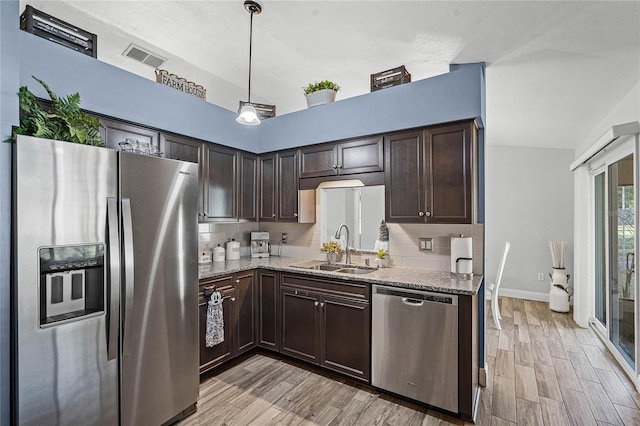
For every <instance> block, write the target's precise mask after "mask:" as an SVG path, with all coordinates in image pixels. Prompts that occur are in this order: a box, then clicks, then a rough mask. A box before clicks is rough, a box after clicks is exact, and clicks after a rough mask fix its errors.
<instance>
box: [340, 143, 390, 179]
mask: <svg viewBox="0 0 640 426" xmlns="http://www.w3.org/2000/svg"><path fill="white" fill-rule="evenodd" d="M383 170H384V150H383V138H382V137H381V136H378V137H374V138H370V139H362V140H355V141H351V142H345V143H341V144H338V174H341V175H351V174H356V173H370V172H381V171H383Z"/></svg>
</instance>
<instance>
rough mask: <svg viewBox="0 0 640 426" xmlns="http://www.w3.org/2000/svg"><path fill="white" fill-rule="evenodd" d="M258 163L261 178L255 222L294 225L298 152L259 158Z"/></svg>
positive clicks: (296, 207) (293, 151) (280, 153)
mask: <svg viewBox="0 0 640 426" xmlns="http://www.w3.org/2000/svg"><path fill="white" fill-rule="evenodd" d="M258 163H259V176H260V180H259V181H260V190H259V194H260V196H259V200H260V201H259V203H258V220H259V221H261V222H262V221H264V222H274V221H279V222H297V221H298V152H297V150H292V151H283V152H279V153H277V154H267V155H261V156H260V157H259V159H258Z"/></svg>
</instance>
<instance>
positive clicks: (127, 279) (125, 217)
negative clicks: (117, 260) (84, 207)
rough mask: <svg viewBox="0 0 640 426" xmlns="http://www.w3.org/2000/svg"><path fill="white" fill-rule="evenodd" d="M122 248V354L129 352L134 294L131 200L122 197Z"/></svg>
mask: <svg viewBox="0 0 640 426" xmlns="http://www.w3.org/2000/svg"><path fill="white" fill-rule="evenodd" d="M122 225H123V226H122V240H123V245H122V249H123V251H124V255H123V262H124V283H125V289H124V291H125V301H124V305H125V308H124V318H123V322H124V332H123V333H124V336H123V344H122V353H123V355H129V354H131V344H132V343H131V342H132V338H133V336H132V334H133V324H132V322H133V296H134V275H133V274H134V258H133V224H132V222H131V201H130V200H129V199H128V198H123V199H122Z"/></svg>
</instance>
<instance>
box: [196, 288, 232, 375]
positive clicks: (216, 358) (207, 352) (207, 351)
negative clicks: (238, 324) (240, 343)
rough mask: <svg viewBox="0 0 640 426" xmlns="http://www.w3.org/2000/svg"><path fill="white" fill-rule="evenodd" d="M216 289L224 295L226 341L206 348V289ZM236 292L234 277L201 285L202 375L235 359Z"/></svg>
mask: <svg viewBox="0 0 640 426" xmlns="http://www.w3.org/2000/svg"><path fill="white" fill-rule="evenodd" d="M213 288H215V289H216V290H217V291H219V292H220V293H221V294H222V297H223V301H222V310H223V319H224V341H223V342H221V343H219V344H217V345H215V346H213V347H207V346H206V340H205V336H206V330H207V309H208V301H209V299H208V297H205V289H213ZM235 294H236V290H235V288H234V286H233V281H232V277H224V278H219V279H214V280H207V281H206V282H204V283H202V284H200V299H199V307H198V308H199V316H200V320H199V327H200V332H199V335H200V373H203V372H205V371H207V370H210V369H212V368H213V367H215V366H217V365H220V364H222V363H223V362H225V361H227V360H229V359H231V358H233V356H234V344H233V339H234V333H233V332H234V328H235V327H234V325H235V321H234V320H233V319H234V317H235V312H234V308H235V306H234V303H233V301H232V299H233V298H234V297H235Z"/></svg>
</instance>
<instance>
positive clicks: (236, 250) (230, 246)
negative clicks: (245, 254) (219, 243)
mask: <svg viewBox="0 0 640 426" xmlns="http://www.w3.org/2000/svg"><path fill="white" fill-rule="evenodd" d="M227 260H240V242H239V241H236V240H234V239H231V241H227Z"/></svg>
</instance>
